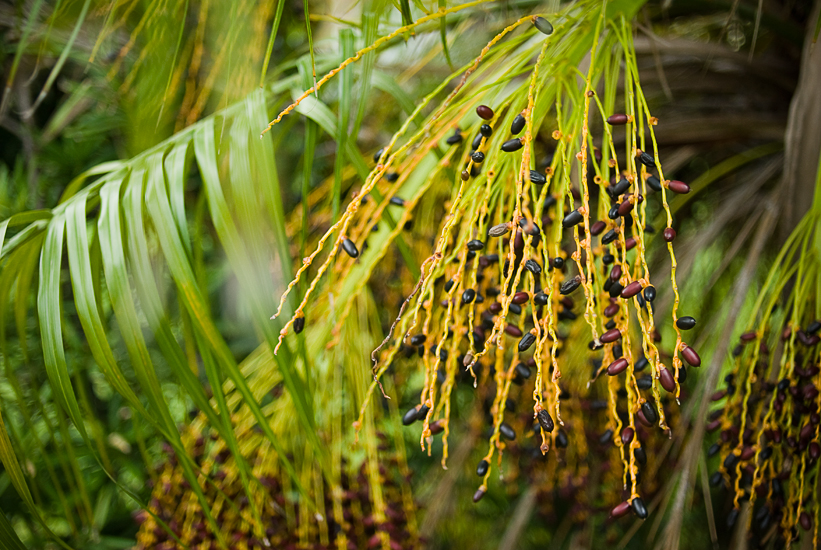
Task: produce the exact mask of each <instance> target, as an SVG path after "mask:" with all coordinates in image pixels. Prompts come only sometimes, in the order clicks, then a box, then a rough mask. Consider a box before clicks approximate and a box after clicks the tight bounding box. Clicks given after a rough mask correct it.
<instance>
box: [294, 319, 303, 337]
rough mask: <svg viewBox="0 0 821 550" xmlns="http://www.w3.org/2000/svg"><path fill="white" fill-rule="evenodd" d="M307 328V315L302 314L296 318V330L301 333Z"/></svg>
mask: <svg viewBox="0 0 821 550" xmlns="http://www.w3.org/2000/svg"><path fill="white" fill-rule="evenodd" d="M304 328H305V316H304V315H300V316H299V317H297V318H296V319H294V332H295V333H296V334H299V333H300V332H302V330H303V329H304Z"/></svg>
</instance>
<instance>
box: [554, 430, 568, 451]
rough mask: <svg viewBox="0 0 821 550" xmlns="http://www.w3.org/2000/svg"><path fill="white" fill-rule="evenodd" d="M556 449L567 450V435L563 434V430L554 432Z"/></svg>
mask: <svg viewBox="0 0 821 550" xmlns="http://www.w3.org/2000/svg"><path fill="white" fill-rule="evenodd" d="M556 447H557V448H559V449H566V448H567V434H566V433H564V430H559V431H558V432H556Z"/></svg>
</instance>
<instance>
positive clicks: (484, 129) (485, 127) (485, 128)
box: [479, 124, 493, 138]
mask: <svg viewBox="0 0 821 550" xmlns="http://www.w3.org/2000/svg"><path fill="white" fill-rule="evenodd" d="M479 133H480V134H482V136H483V137H486V138H489V137H490V136H492V135H493V128H491V127H490V124H482V125H481V126H479Z"/></svg>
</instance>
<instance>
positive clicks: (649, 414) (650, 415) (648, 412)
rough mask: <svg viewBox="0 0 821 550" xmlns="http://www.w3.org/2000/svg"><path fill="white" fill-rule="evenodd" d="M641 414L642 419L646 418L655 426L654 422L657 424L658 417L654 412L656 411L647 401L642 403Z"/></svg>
mask: <svg viewBox="0 0 821 550" xmlns="http://www.w3.org/2000/svg"><path fill="white" fill-rule="evenodd" d="M641 412H642V413H643V414H644V418H646V419H647V421H648V422H649V423H650V424H655V423H656V422H658V419H659V415H658V413H657V412H656V409H654V408H653V406H652V405H651V404H650V402H649V401H645V402H644V403H642V405H641Z"/></svg>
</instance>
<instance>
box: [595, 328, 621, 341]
mask: <svg viewBox="0 0 821 550" xmlns="http://www.w3.org/2000/svg"><path fill="white" fill-rule="evenodd" d="M620 339H621V331H620V330H619V329H617V328H614V329H613V330H608V331H607V332H605V333H604V334H602V335H601V338H599V340H601V342H602V344H609V343H611V342H615V341H617V340H620Z"/></svg>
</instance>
